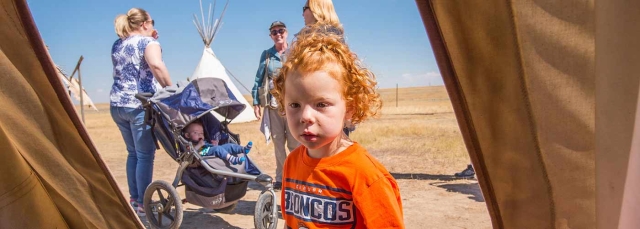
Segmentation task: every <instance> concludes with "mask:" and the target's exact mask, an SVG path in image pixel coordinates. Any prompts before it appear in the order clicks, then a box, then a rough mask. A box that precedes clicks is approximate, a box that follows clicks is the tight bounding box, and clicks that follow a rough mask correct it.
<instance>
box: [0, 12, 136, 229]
mask: <svg viewBox="0 0 640 229" xmlns="http://www.w3.org/2000/svg"><path fill="white" fill-rule="evenodd" d="M0 8H1V9H2V12H3V13H2V14H0V37H2V39H0V82H2V83H0V108H1V109H0V152H2V153H0V161H1V162H2V163H3V165H2V166H0V184H2V185H0V228H142V224H141V223H140V221H139V220H138V218H137V216H136V215H135V214H134V212H133V211H132V209H131V207H130V206H129V204H128V203H127V200H126V199H125V198H124V197H123V196H122V194H121V193H120V190H119V188H118V187H117V185H116V182H115V181H114V179H113V177H112V175H111V174H110V172H109V171H108V169H107V167H106V166H105V164H104V162H103V161H102V159H101V158H100V155H99V154H98V152H97V150H96V148H95V146H94V145H93V143H92V142H91V140H90V139H89V136H88V134H87V132H86V130H85V128H84V126H83V125H82V123H81V122H80V119H79V118H78V116H77V114H76V112H75V110H74V107H73V105H72V104H71V102H70V99H69V97H68V95H67V94H66V90H65V89H64V86H63V85H62V83H61V82H60V79H59V78H58V76H57V75H56V71H55V69H54V66H53V65H52V60H51V59H50V57H49V55H48V54H47V51H46V49H45V46H44V43H43V41H42V40H41V38H40V35H39V33H38V31H37V28H36V27H35V24H34V21H33V19H32V17H31V14H30V12H29V9H28V7H27V4H26V1H25V0H0Z"/></svg>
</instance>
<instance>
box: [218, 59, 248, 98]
mask: <svg viewBox="0 0 640 229" xmlns="http://www.w3.org/2000/svg"><path fill="white" fill-rule="evenodd" d="M222 67H223V68H224V70H225V71H227V73H229V75H231V77H233V79H235V80H236V81H237V82H238V83H239V84H240V85H242V87H243V88H244V89H245V90H247V92H249V93H251V90H249V89H248V88H247V87H246V86H244V84H242V82H240V80H239V79H238V78H236V76H234V75H233V73H231V71H229V69H227V67H225V66H224V65H223V66H222Z"/></svg>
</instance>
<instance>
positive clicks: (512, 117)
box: [417, 0, 596, 228]
mask: <svg viewBox="0 0 640 229" xmlns="http://www.w3.org/2000/svg"><path fill="white" fill-rule="evenodd" d="M417 3H418V8H419V10H420V13H421V15H422V18H423V22H424V24H425V27H426V29H427V31H428V35H429V39H430V41H431V45H432V47H433V50H434V53H435V55H436V60H437V61H438V66H439V68H440V72H441V74H442V76H443V79H444V82H445V85H446V88H447V91H448V92H449V95H450V97H451V100H452V103H453V106H454V110H455V113H456V117H457V119H458V123H459V124H460V127H461V132H462V135H463V138H464V140H465V144H466V146H467V149H468V150H469V153H470V156H471V159H472V162H473V164H474V166H475V169H476V172H477V175H478V179H479V184H480V186H481V188H482V191H483V195H484V196H485V200H486V202H487V206H488V208H489V212H490V214H491V217H492V223H493V225H494V228H592V227H593V225H595V224H596V220H595V219H596V210H595V207H596V202H595V198H594V196H595V73H594V72H595V39H594V34H595V28H594V27H595V26H594V24H595V16H594V1H588V0H585V1H531V0H524V1H502V0H492V1H487V0H470V1H451V0H431V1H417Z"/></svg>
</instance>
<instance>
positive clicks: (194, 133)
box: [184, 121, 253, 165]
mask: <svg viewBox="0 0 640 229" xmlns="http://www.w3.org/2000/svg"><path fill="white" fill-rule="evenodd" d="M184 137H185V138H186V139H187V140H188V141H190V142H191V143H192V144H193V148H194V149H196V152H198V153H199V154H200V155H201V156H216V157H218V158H220V159H224V160H227V161H228V162H229V163H231V164H234V165H237V164H241V163H242V162H244V161H246V160H247V159H246V155H247V154H249V151H250V150H251V147H252V146H253V143H252V142H249V143H247V145H246V146H244V147H242V146H240V145H237V144H233V143H226V144H223V145H218V142H217V141H215V140H212V141H211V143H209V142H205V141H204V129H203V127H202V123H200V121H194V122H192V123H190V124H189V125H187V126H186V127H185V128H184ZM241 153H244V156H242V157H238V156H237V155H238V154H241Z"/></svg>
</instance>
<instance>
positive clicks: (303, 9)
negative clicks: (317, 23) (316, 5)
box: [302, 6, 311, 13]
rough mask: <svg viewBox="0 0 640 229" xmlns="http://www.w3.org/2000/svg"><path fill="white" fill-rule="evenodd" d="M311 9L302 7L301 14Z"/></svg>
mask: <svg viewBox="0 0 640 229" xmlns="http://www.w3.org/2000/svg"><path fill="white" fill-rule="evenodd" d="M309 9H311V7H308V6H303V7H302V13H304V11H306V10H309Z"/></svg>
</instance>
